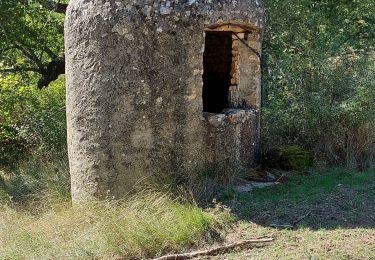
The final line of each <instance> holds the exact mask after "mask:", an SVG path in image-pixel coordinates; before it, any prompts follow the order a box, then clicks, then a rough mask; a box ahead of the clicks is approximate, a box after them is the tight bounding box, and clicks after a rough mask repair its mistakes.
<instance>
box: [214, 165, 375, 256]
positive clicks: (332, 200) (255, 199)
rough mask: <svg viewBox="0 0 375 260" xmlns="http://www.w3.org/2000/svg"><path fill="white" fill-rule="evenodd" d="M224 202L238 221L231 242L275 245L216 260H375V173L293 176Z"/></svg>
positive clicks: (227, 195)
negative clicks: (262, 239)
mask: <svg viewBox="0 0 375 260" xmlns="http://www.w3.org/2000/svg"><path fill="white" fill-rule="evenodd" d="M223 198H224V199H225V203H226V204H227V205H228V206H229V207H230V208H231V209H232V211H233V214H235V215H236V216H237V217H238V219H239V220H238V222H237V225H236V227H235V229H234V230H233V231H232V232H231V234H230V235H228V237H227V240H228V242H229V241H237V240H241V239H246V238H252V237H258V236H272V237H275V238H276V240H275V241H274V242H273V243H271V244H270V245H269V246H266V247H262V248H253V249H248V250H243V251H240V252H233V253H229V254H227V255H221V256H217V257H215V258H212V259H375V170H369V171H366V172H350V171H345V170H334V171H330V172H328V173H327V172H325V173H320V174H318V173H315V174H310V175H305V176H294V177H292V178H291V180H290V182H289V183H288V184H283V185H280V186H278V187H271V188H266V189H262V190H257V191H255V192H253V193H251V194H243V193H242V194H238V193H235V192H233V191H229V192H226V193H225V194H224V196H223ZM293 224H295V225H294V227H293V228H290V229H280V228H274V227H273V226H280V225H291V226H293ZM210 259H211V258H210Z"/></svg>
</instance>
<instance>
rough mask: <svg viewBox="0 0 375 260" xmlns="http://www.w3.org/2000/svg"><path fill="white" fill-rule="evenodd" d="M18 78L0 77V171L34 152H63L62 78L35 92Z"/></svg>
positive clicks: (63, 95)
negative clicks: (1, 168)
mask: <svg viewBox="0 0 375 260" xmlns="http://www.w3.org/2000/svg"><path fill="white" fill-rule="evenodd" d="M24 84H25V83H24V82H23V81H22V80H21V78H20V76H14V75H12V76H7V77H0V167H1V166H6V167H12V166H14V165H15V164H16V162H17V161H18V160H20V159H23V158H25V157H27V156H30V155H31V154H32V153H35V152H36V151H38V150H44V151H47V152H48V153H49V154H53V153H55V152H57V153H60V152H61V151H62V150H66V119H65V86H64V78H63V77H61V78H60V79H59V80H57V81H55V82H54V83H52V84H51V85H50V86H49V87H48V88H46V89H43V90H39V89H37V88H36V87H35V86H24Z"/></svg>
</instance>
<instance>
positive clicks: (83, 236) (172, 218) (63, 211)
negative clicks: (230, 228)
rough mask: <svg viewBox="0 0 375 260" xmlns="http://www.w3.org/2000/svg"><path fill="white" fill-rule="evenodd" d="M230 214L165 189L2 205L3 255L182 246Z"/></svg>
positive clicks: (140, 254) (207, 234) (128, 252)
mask: <svg viewBox="0 0 375 260" xmlns="http://www.w3.org/2000/svg"><path fill="white" fill-rule="evenodd" d="M226 221H227V218H226V217H224V215H221V214H212V213H209V212H206V211H204V210H202V209H200V208H198V207H197V206H195V205H192V204H184V203H178V202H177V201H175V200H172V199H171V198H170V196H168V195H167V194H162V193H157V192H145V193H144V195H142V196H140V195H138V196H135V197H133V198H131V199H129V200H127V201H123V202H117V203H115V202H109V201H107V202H98V201H91V202H86V203H84V204H82V205H77V206H75V207H71V206H70V204H65V205H62V204H60V207H58V208H55V210H48V211H47V212H44V213H40V214H37V215H32V214H30V213H27V212H19V211H15V210H13V209H10V208H8V207H3V208H2V210H1V211H0V259H94V258H95V259H97V258H102V259H112V258H115V257H120V256H121V257H125V258H144V257H150V256H155V255H160V254H162V253H165V252H171V251H176V252H178V251H182V250H184V249H186V248H187V247H191V246H194V245H198V244H200V243H205V242H208V241H210V240H212V239H214V238H216V237H215V236H217V231H218V230H219V229H221V228H222V227H223V225H224V224H225V222H226Z"/></svg>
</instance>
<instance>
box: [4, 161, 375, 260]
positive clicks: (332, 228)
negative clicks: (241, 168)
mask: <svg viewBox="0 0 375 260" xmlns="http://www.w3.org/2000/svg"><path fill="white" fill-rule="evenodd" d="M52 169H53V167H52ZM46 174H47V173H46ZM3 179H4V180H5V183H4V181H3V184H2V185H3V186H4V185H6V186H7V187H8V190H9V188H12V186H9V184H10V183H12V182H9V181H8V182H7V178H3ZM32 183H33V182H32ZM52 183H54V182H52ZM17 187H18V186H17ZM52 187H54V186H52ZM53 189H55V188H53ZM0 190H1V189H0ZM64 193H65V192H64ZM64 193H63V194H64ZM143 194H144V195H142V196H140V195H138V196H135V197H133V198H131V199H128V200H126V201H122V202H118V203H114V202H95V201H92V202H87V203H85V204H82V205H79V206H76V207H71V205H70V203H69V201H67V202H65V203H63V202H61V200H60V202H59V203H56V204H51V203H50V202H49V203H47V205H46V206H42V205H43V204H41V203H40V202H41V201H43V200H42V199H41V198H38V200H37V203H36V204H32V203H28V204H24V205H22V204H21V205H16V206H14V205H13V206H12V204H8V205H7V206H5V205H4V206H0V259H114V258H117V257H125V259H132V258H147V257H153V256H156V255H162V254H165V253H169V252H186V251H192V250H194V249H198V248H209V247H211V246H212V244H222V243H230V242H236V241H240V240H243V239H247V238H254V237H261V236H271V237H274V238H275V241H274V242H272V243H271V244H269V245H267V246H265V247H258V248H248V249H242V250H240V251H234V252H229V253H227V254H224V255H218V256H215V257H209V258H206V259H375V170H369V171H366V172H351V171H346V170H331V171H328V172H327V171H324V172H321V173H306V174H304V175H302V174H297V173H296V174H292V176H291V177H290V179H289V182H288V183H286V184H281V185H279V186H274V187H269V188H265V189H261V190H255V191H253V192H252V193H237V192H235V191H234V190H233V189H228V190H227V191H225V192H223V193H222V194H221V196H219V201H220V203H222V204H224V207H219V206H217V207H216V208H214V209H212V208H211V209H206V210H204V209H201V208H199V207H198V206H196V205H194V204H191V203H190V204H189V203H181V201H177V200H174V199H172V198H171V196H169V195H166V194H165V193H159V192H154V191H147V192H145V193H143ZM47 201H53V200H52V199H49V200H47ZM0 204H1V203H0ZM33 205H35V208H33ZM225 208H227V209H230V210H231V213H230V214H229V213H228V212H227V211H226V210H223V209H225ZM234 220H235V221H234ZM275 225H276V226H277V225H289V226H292V227H291V228H290V229H280V228H275V227H274V226H275ZM229 226H230V227H231V228H230V229H229V232H228V227H229ZM203 259H205V258H203Z"/></svg>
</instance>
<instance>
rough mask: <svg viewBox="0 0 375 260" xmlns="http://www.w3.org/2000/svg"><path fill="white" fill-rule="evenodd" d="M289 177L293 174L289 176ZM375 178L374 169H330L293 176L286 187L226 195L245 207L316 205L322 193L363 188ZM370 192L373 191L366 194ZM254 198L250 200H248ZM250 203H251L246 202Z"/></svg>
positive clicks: (278, 186)
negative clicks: (291, 204) (260, 204)
mask: <svg viewBox="0 0 375 260" xmlns="http://www.w3.org/2000/svg"><path fill="white" fill-rule="evenodd" d="M289 174H290V173H289ZM374 177H375V169H369V170H367V171H363V172H358V171H353V170H347V169H330V170H327V171H322V172H309V173H305V174H304V175H302V174H301V173H295V174H292V175H291V176H290V177H289V180H288V182H287V183H286V184H282V185H277V186H271V187H267V188H263V189H258V190H255V191H254V192H252V193H251V194H250V195H249V194H244V193H237V192H234V191H233V189H229V190H228V191H226V192H224V194H223V195H224V198H225V199H228V198H230V197H232V198H234V197H236V198H237V199H238V200H239V201H241V202H243V203H245V204H253V203H254V202H256V203H262V202H267V203H279V202H280V201H286V200H287V201H288V202H290V203H301V202H304V203H313V202H315V201H316V200H318V199H319V198H321V197H322V195H323V194H326V193H330V192H333V191H335V190H337V189H339V188H340V187H341V186H350V187H354V188H356V189H361V186H362V185H365V184H366V183H368V182H370V181H371V180H372V179H374ZM367 192H371V191H367ZM249 196H251V199H248V197H249ZM246 202H249V203H246Z"/></svg>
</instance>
